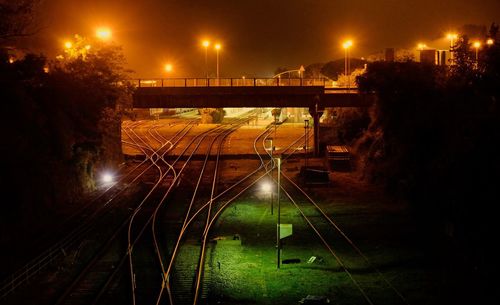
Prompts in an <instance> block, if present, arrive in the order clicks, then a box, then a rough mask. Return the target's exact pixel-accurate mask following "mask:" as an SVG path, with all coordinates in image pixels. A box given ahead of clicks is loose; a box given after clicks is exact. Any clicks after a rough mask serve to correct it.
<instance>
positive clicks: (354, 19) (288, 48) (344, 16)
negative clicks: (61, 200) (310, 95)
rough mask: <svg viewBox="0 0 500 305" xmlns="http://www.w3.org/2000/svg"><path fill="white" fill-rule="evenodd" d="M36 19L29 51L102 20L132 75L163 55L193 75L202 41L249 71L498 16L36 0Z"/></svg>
mask: <svg viewBox="0 0 500 305" xmlns="http://www.w3.org/2000/svg"><path fill="white" fill-rule="evenodd" d="M38 22H39V24H40V28H41V29H42V31H41V32H40V33H39V35H38V36H37V39H38V42H37V44H33V45H32V48H34V49H36V50H38V49H39V50H41V51H43V52H44V53H47V54H48V55H50V56H55V55H56V54H57V52H59V53H61V49H62V44H63V41H64V40H65V39H66V38H70V37H71V36H72V35H74V34H76V33H78V34H80V35H84V36H90V35H93V34H94V30H95V28H96V27H98V26H109V27H110V28H111V29H112V30H113V40H114V41H115V42H116V43H117V44H120V45H122V46H123V48H124V52H125V55H126V58H127V62H128V65H129V68H131V69H132V70H134V71H135V72H136V73H135V76H136V77H161V76H166V75H165V72H164V71H163V70H162V68H163V65H164V64H165V63H166V62H171V63H172V64H173V65H174V70H175V71H174V74H173V76H178V77H186V76H187V77H196V76H202V75H203V73H204V72H203V71H204V64H205V57H204V56H205V52H204V48H203V47H202V46H201V40H202V39H203V38H208V39H211V40H212V41H215V40H218V41H220V42H221V43H222V45H223V49H222V51H221V53H220V68H221V77H241V76H243V75H245V76H247V77H251V76H272V75H273V72H274V71H275V69H276V68H277V67H288V68H298V67H299V66H300V65H302V64H303V65H307V64H310V63H315V62H326V61H329V60H333V59H338V58H342V57H343V56H344V53H343V49H342V48H341V43H342V40H344V39H345V38H352V39H353V41H354V47H353V49H352V53H351V54H352V56H354V57H362V56H367V55H370V54H373V53H376V52H379V51H382V50H383V49H384V48H386V47H407V48H410V47H412V46H414V45H416V43H417V42H419V41H425V42H427V44H428V45H429V46H432V47H445V46H446V43H447V42H446V40H445V39H440V40H439V38H441V37H443V36H444V35H445V34H446V32H448V31H450V30H453V29H458V28H459V27H461V26H462V25H464V24H479V25H485V26H487V27H489V25H490V24H491V23H492V22H497V23H500V0H478V1H469V0H420V1H403V0H359V1H352V0H351V1H348V0H337V1H334V0H275V1H273V0H252V1H248V0H200V1H195V0H177V1H172V0H171V1H168V0H133V1H131V0H121V1H119V0H113V1H102V0H85V1H82V0H52V1H49V0H46V1H44V2H43V3H42V5H41V7H40V18H39V21H38ZM433 40H434V41H433ZM215 54H216V53H215V51H214V50H213V49H212V50H211V51H210V52H209V67H210V69H211V70H212V71H211V72H212V73H215V69H216V68H215V67H216V59H215V58H216V57H215Z"/></svg>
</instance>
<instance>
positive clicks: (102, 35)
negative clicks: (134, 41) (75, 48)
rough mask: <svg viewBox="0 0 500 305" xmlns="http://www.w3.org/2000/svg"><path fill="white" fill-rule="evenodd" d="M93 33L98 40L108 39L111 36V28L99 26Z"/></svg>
mask: <svg viewBox="0 0 500 305" xmlns="http://www.w3.org/2000/svg"><path fill="white" fill-rule="evenodd" d="M95 35H96V37H97V38H99V39H100V40H109V39H110V38H111V30H110V29H109V28H106V27H101V28H98V29H97V30H96V32H95Z"/></svg>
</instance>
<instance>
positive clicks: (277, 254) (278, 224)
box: [276, 157, 281, 270]
mask: <svg viewBox="0 0 500 305" xmlns="http://www.w3.org/2000/svg"><path fill="white" fill-rule="evenodd" d="M276 161H277V162H276V163H277V164H278V184H277V185H278V192H277V193H278V195H277V197H278V199H277V201H278V222H277V226H276V250H277V252H276V256H277V261H276V266H277V268H278V270H279V269H280V263H281V236H280V222H281V219H280V214H281V213H280V212H281V205H280V188H281V182H280V178H281V158H280V157H277V158H276Z"/></svg>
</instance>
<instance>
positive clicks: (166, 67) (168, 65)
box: [165, 64, 173, 73]
mask: <svg viewBox="0 0 500 305" xmlns="http://www.w3.org/2000/svg"><path fill="white" fill-rule="evenodd" d="M172 70H173V66H172V64H166V65H165V71H166V72H167V73H171V72H172Z"/></svg>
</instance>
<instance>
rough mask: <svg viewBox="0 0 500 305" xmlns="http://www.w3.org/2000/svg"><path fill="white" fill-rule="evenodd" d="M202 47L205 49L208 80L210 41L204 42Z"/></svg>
mask: <svg viewBox="0 0 500 305" xmlns="http://www.w3.org/2000/svg"><path fill="white" fill-rule="evenodd" d="M202 45H203V46H204V47H205V77H206V78H208V47H209V46H210V41H208V40H204V41H203V42H202Z"/></svg>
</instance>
